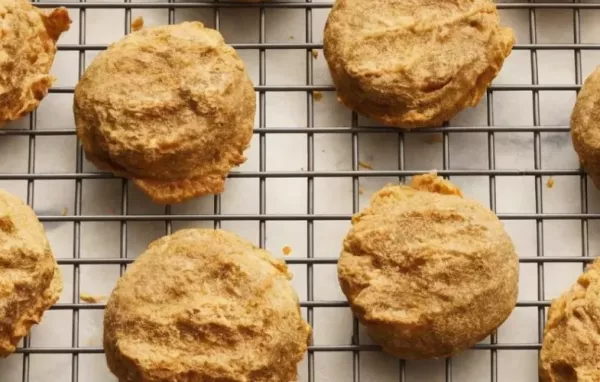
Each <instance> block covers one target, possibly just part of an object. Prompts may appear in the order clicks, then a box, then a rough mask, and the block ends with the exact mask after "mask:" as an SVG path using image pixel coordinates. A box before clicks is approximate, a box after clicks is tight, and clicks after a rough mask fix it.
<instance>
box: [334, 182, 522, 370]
mask: <svg viewBox="0 0 600 382" xmlns="http://www.w3.org/2000/svg"><path fill="white" fill-rule="evenodd" d="M518 270H519V263H518V258H517V255H516V253H515V249H514V247H513V244H512V242H511V240H510V238H509V236H508V235H507V234H506V232H505V231H504V227H503V225H502V223H501V222H500V221H499V220H498V218H497V217H496V216H495V215H494V214H493V213H492V212H491V211H490V210H489V209H487V208H485V207H484V206H482V205H481V204H479V203H478V202H476V201H473V200H469V199H464V198H463V197H462V195H461V192H460V190H459V189H458V188H457V187H456V186H454V185H453V184H452V183H450V182H448V181H446V180H443V179H442V178H439V177H437V176H436V175H435V174H427V175H422V176H416V177H414V178H413V180H412V182H411V184H410V186H387V187H385V188H383V189H381V190H380V191H378V192H377V193H375V195H374V196H373V197H372V199H371V205H370V207H369V208H367V209H365V210H364V211H362V212H361V213H359V214H357V215H356V216H354V218H353V219H352V228H351V230H350V232H349V233H348V235H347V236H346V238H345V240H344V247H343V251H342V254H341V256H340V259H339V262H338V276H339V281H340V285H341V287H342V290H343V292H344V294H345V295H346V297H347V298H348V300H349V302H350V306H351V308H352V311H353V312H354V314H355V315H356V316H357V317H358V318H359V320H360V322H361V323H362V324H363V325H365V326H366V328H367V330H368V333H369V335H370V336H371V337H372V338H373V340H374V341H375V342H377V343H379V344H380V345H381V346H382V347H383V350H384V351H386V352H388V353H390V354H393V355H396V356H398V357H400V358H405V359H421V358H439V357H449V356H452V355H454V354H456V353H458V352H460V351H462V350H464V349H467V348H469V347H471V346H473V345H474V344H476V343H477V342H479V341H480V340H482V339H484V338H485V337H486V336H488V335H489V334H490V333H492V332H493V331H494V330H495V329H496V328H497V327H498V326H499V325H500V324H501V323H502V322H504V320H505V319H506V318H507V317H508V315H509V314H510V313H511V311H512V310H513V308H514V307H515V304H516V299H517V288H518Z"/></svg>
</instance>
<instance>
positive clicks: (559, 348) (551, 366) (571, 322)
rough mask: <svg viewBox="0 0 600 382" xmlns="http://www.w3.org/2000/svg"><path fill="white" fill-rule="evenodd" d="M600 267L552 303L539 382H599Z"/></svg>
mask: <svg viewBox="0 0 600 382" xmlns="http://www.w3.org/2000/svg"><path fill="white" fill-rule="evenodd" d="M599 320H600V263H599V262H598V261H596V262H594V263H593V264H592V265H590V266H589V267H588V269H587V270H586V272H585V273H583V274H582V275H581V276H580V277H579V278H578V279H577V282H576V283H575V285H573V286H572V287H571V289H569V290H568V291H566V292H565V293H563V294H562V295H561V296H560V297H559V298H557V299H556V300H554V301H553V302H552V305H551V306H550V310H549V311H548V321H547V322H546V329H545V332H544V342H543V345H542V351H541V352H540V380H541V381H542V382H596V381H600V353H599V352H598V348H599V346H600V328H599V327H598V322H599Z"/></svg>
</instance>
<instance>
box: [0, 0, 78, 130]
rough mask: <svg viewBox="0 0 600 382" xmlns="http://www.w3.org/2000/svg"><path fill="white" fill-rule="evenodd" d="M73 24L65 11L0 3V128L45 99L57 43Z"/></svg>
mask: <svg viewBox="0 0 600 382" xmlns="http://www.w3.org/2000/svg"><path fill="white" fill-rule="evenodd" d="M70 25H71V20H70V19H69V13H68V12H67V10H66V9H65V8H57V9H54V10H52V11H50V12H49V13H46V12H43V11H41V10H39V9H37V8H36V7H34V6H33V5H31V3H30V2H29V1H26V0H0V127H2V126H3V125H4V124H5V123H6V122H8V121H13V120H16V119H18V118H20V117H22V116H24V115H25V114H27V113H29V112H30V111H32V110H34V109H35V108H36V107H38V105H39V104H40V101H41V100H42V99H43V98H44V97H45V96H46V94H47V93H48V88H50V86H52V83H53V82H54V78H53V77H52V76H51V75H50V74H49V73H50V68H51V67H52V63H53V62H54V55H55V54H56V41H57V40H58V38H59V37H60V35H61V33H63V32H64V31H66V30H68V29H69V26H70Z"/></svg>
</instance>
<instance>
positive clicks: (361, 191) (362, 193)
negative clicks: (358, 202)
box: [358, 187, 365, 195]
mask: <svg viewBox="0 0 600 382" xmlns="http://www.w3.org/2000/svg"><path fill="white" fill-rule="evenodd" d="M358 193H359V194H361V195H364V194H365V189H364V188H362V187H358Z"/></svg>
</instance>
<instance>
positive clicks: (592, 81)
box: [571, 66, 600, 188]
mask: <svg viewBox="0 0 600 382" xmlns="http://www.w3.org/2000/svg"><path fill="white" fill-rule="evenodd" d="M599 118H600V66H599V67H597V68H596V70H594V72H593V73H592V74H590V76H589V77H588V78H587V79H586V80H585V83H584V84H583V87H582V88H581V91H580V92H579V95H578V96H577V102H576V103H575V108H574V109H573V113H572V115H571V137H572V138H573V146H575V151H576V152H577V154H578V155H579V161H580V162H581V165H582V166H583V167H585V169H586V171H587V173H588V175H589V176H590V178H592V181H593V182H594V184H595V185H596V187H599V188H600V123H598V121H600V119H599Z"/></svg>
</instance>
